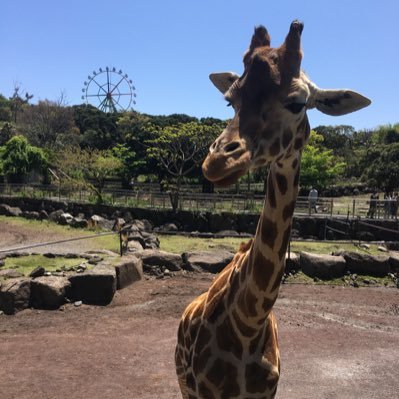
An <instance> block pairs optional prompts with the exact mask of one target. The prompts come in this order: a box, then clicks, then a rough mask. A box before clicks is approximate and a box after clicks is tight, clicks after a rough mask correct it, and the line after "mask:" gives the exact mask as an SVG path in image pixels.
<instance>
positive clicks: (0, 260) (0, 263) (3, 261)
mask: <svg viewBox="0 0 399 399" xmlns="http://www.w3.org/2000/svg"><path fill="white" fill-rule="evenodd" d="M5 263H6V262H5V260H4V259H0V267H3V266H4V265H5Z"/></svg>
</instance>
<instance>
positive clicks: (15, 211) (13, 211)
mask: <svg viewBox="0 0 399 399" xmlns="http://www.w3.org/2000/svg"><path fill="white" fill-rule="evenodd" d="M0 215H5V216H13V217H15V216H21V215H22V211H21V209H20V208H18V207H16V206H15V207H12V206H10V205H6V204H0Z"/></svg>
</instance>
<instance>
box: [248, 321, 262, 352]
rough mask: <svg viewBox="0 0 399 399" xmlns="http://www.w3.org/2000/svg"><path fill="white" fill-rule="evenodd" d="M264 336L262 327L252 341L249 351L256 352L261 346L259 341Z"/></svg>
mask: <svg viewBox="0 0 399 399" xmlns="http://www.w3.org/2000/svg"><path fill="white" fill-rule="evenodd" d="M263 322H264V320H263ZM263 322H262V324H263ZM262 336H263V329H261V330H260V331H259V333H258V335H257V336H256V337H255V338H254V339H253V340H252V341H251V343H250V345H249V353H255V352H256V350H257V349H258V347H259V343H260V340H261V338H262Z"/></svg>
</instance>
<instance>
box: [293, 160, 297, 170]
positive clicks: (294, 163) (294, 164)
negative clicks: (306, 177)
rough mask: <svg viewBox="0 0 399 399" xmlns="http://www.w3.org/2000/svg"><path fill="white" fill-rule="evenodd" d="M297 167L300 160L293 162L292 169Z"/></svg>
mask: <svg viewBox="0 0 399 399" xmlns="http://www.w3.org/2000/svg"><path fill="white" fill-rule="evenodd" d="M297 166H298V159H297V158H295V159H294V160H293V161H292V169H296V167H297Z"/></svg>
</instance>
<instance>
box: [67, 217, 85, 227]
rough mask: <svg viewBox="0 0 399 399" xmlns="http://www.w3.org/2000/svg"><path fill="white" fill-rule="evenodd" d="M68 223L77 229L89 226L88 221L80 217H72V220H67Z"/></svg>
mask: <svg viewBox="0 0 399 399" xmlns="http://www.w3.org/2000/svg"><path fill="white" fill-rule="evenodd" d="M69 225H70V226H71V227H74V228H77V229H79V228H80V229H86V228H87V227H88V226H89V223H88V221H87V220H86V219H84V218H81V217H74V218H72V220H71V221H70V222H69Z"/></svg>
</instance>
